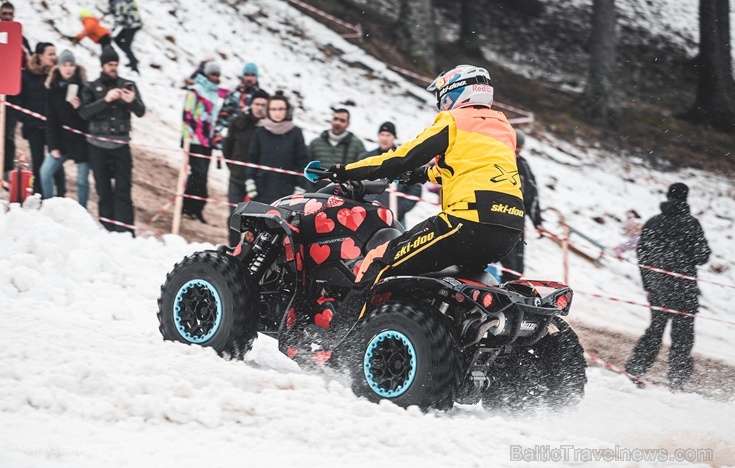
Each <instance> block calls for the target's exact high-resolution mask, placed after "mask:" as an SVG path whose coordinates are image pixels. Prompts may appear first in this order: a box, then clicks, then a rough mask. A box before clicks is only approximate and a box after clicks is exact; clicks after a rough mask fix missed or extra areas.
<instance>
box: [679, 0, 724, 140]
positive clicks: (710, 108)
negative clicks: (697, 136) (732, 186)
mask: <svg viewBox="0 0 735 468" xmlns="http://www.w3.org/2000/svg"><path fill="white" fill-rule="evenodd" d="M729 12H730V1H729V0H699V57H697V75H698V77H697V97H696V99H695V102H694V106H692V108H691V109H690V110H689V111H688V112H687V113H686V114H685V115H684V118H686V119H687V120H691V121H693V122H695V123H707V124H710V125H712V126H713V127H715V128H718V129H720V130H725V131H729V132H733V131H735V84H734V83H733V79H732V58H731V56H730V14H729Z"/></svg>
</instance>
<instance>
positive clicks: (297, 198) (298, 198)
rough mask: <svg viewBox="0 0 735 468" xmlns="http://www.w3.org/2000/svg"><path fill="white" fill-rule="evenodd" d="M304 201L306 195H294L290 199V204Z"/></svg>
mask: <svg viewBox="0 0 735 468" xmlns="http://www.w3.org/2000/svg"><path fill="white" fill-rule="evenodd" d="M303 202H304V196H303V195H294V196H292V197H291V199H290V200H289V201H288V206H294V205H298V204H299V203H303Z"/></svg>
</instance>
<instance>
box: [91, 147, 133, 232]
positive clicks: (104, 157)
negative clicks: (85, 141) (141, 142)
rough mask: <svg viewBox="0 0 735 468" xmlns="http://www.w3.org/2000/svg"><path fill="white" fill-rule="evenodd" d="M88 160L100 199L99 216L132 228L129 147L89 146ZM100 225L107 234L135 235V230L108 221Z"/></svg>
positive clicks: (131, 167) (131, 159) (131, 161)
mask: <svg viewBox="0 0 735 468" xmlns="http://www.w3.org/2000/svg"><path fill="white" fill-rule="evenodd" d="M89 160H90V162H91V163H92V172H93V173H94V182H95V185H96V187H97V195H98V196H99V216H100V217H101V218H107V219H111V220H114V221H119V222H121V223H125V224H128V225H131V226H132V225H133V224H134V223H135V212H134V206H133V200H132V197H131V195H130V191H131V187H132V177H133V157H132V155H131V154H130V146H128V145H124V146H121V147H119V148H114V149H107V148H100V147H98V146H95V145H89ZM113 181H114V184H113ZM101 222H102V225H103V226H104V227H105V229H107V230H108V231H113V232H130V233H132V234H133V235H135V230H133V229H131V228H128V227H124V226H119V225H117V224H113V223H109V222H107V221H101Z"/></svg>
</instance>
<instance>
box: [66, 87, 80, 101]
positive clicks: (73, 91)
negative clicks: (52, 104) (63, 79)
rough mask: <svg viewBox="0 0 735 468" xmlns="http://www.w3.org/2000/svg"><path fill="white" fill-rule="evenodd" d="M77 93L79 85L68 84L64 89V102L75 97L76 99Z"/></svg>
mask: <svg viewBox="0 0 735 468" xmlns="http://www.w3.org/2000/svg"><path fill="white" fill-rule="evenodd" d="M78 92H79V85H76V84H74V83H71V84H69V86H67V88H66V100H67V102H69V101H71V100H72V99H74V98H75V97H77V93H78Z"/></svg>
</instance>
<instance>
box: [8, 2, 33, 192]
mask: <svg viewBox="0 0 735 468" xmlns="http://www.w3.org/2000/svg"><path fill="white" fill-rule="evenodd" d="M2 21H15V6H14V5H13V4H12V3H10V2H4V3H2V4H0V22H2ZM22 44H23V51H22V53H21V58H20V68H21V69H22V70H25V68H26V64H27V63H28V57H29V56H30V55H31V44H30V43H29V42H28V39H26V37H25V36H23V40H22ZM5 99H6V101H8V102H9V103H11V104H16V105H20V102H19V101H18V97H17V96H6V98H5ZM17 123H18V115H17V114H16V111H15V109H11V108H10V107H6V108H5V141H4V142H3V144H4V145H5V162H4V165H3V167H4V169H3V172H5V173H7V172H9V171H10V170H12V169H13V164H14V159H15V127H16V125H17ZM3 178H5V175H4V174H0V179H3ZM0 191H2V190H1V189H0Z"/></svg>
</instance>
